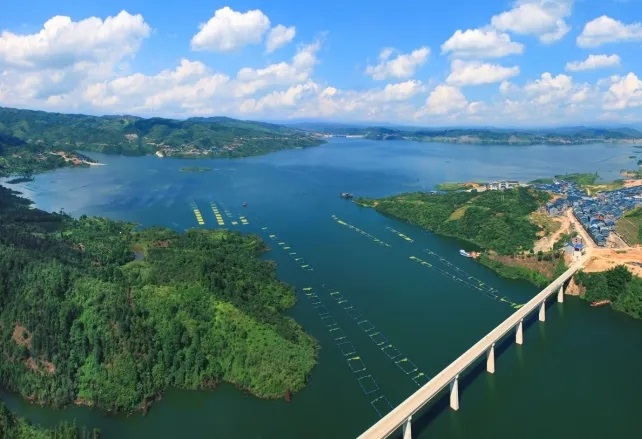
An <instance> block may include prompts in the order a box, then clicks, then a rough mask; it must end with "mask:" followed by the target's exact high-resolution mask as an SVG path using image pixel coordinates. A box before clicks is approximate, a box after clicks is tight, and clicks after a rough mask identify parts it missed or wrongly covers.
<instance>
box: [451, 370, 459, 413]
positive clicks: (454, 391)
mask: <svg viewBox="0 0 642 439" xmlns="http://www.w3.org/2000/svg"><path fill="white" fill-rule="evenodd" d="M450 408H451V409H453V410H459V375H457V376H455V379H454V380H452V381H451V382H450Z"/></svg>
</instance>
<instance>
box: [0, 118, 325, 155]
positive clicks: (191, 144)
mask: <svg viewBox="0 0 642 439" xmlns="http://www.w3.org/2000/svg"><path fill="white" fill-rule="evenodd" d="M320 143H322V141H321V140H319V139H318V138H316V137H313V136H311V135H310V134H309V133H306V132H304V131H301V130H297V129H293V128H287V127H284V126H280V125H274V124H267V123H261V122H251V121H241V120H236V119H230V118H226V117H215V118H191V119H187V120H173V119H163V118H159V117H155V118H151V119H144V118H140V117H135V116H101V117H97V116H87V115H82V114H60V113H47V112H44V111H31V110H18V109H14V108H2V107H0V145H1V144H4V145H5V146H13V147H14V149H15V147H17V146H25V147H27V148H28V147H31V148H34V147H36V146H37V147H38V148H40V149H44V150H56V151H57V150H63V151H74V150H84V151H97V152H104V153H108V154H124V155H144V154H150V153H154V152H156V151H163V152H164V153H165V154H166V155H174V156H187V157H193V156H197V157H198V156H200V157H202V156H208V157H246V156H251V155H259V154H266V153H268V152H273V151H278V150H282V149H289V148H296V147H306V146H315V145H319V144H320ZM0 155H2V151H0Z"/></svg>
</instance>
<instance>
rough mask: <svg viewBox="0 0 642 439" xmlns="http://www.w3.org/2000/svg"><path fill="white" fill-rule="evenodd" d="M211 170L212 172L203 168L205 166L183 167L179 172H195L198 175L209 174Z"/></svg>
mask: <svg viewBox="0 0 642 439" xmlns="http://www.w3.org/2000/svg"><path fill="white" fill-rule="evenodd" d="M211 170H212V168H208V167H205V166H183V167H182V168H181V172H196V173H199V172H209V171H211Z"/></svg>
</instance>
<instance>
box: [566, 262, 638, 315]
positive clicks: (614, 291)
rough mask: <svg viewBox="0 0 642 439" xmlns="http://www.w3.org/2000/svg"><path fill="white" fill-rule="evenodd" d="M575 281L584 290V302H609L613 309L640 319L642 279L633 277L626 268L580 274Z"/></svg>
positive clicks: (620, 267)
mask: <svg viewBox="0 0 642 439" xmlns="http://www.w3.org/2000/svg"><path fill="white" fill-rule="evenodd" d="M576 280H577V282H578V283H580V284H581V285H582V286H584V287H585V288H586V292H585V294H584V298H585V299H586V300H610V301H611V303H612V305H611V306H613V308H614V309H616V310H618V311H622V312H625V313H627V314H629V315H630V316H633V317H635V318H638V319H642V279H640V278H639V277H636V276H633V275H632V274H631V272H630V271H629V270H628V269H627V268H626V266H624V265H619V266H617V267H614V268H612V269H610V270H607V271H604V272H601V273H584V272H580V273H578V274H577V275H576Z"/></svg>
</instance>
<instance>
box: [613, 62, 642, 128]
mask: <svg viewBox="0 0 642 439" xmlns="http://www.w3.org/2000/svg"><path fill="white" fill-rule="evenodd" d="M640 106H642V80H640V78H638V77H637V75H636V74H635V73H633V72H631V73H629V74H627V75H626V76H617V75H616V76H613V77H611V86H610V87H609V89H608V91H607V93H606V98H605V104H604V109H606V110H622V109H625V108H631V107H640ZM638 120H639V119H638Z"/></svg>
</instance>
